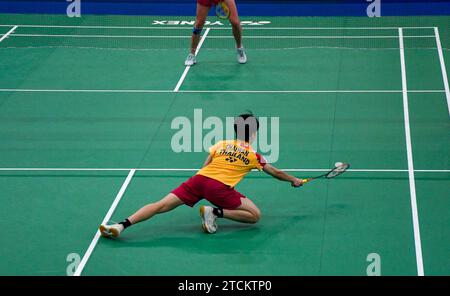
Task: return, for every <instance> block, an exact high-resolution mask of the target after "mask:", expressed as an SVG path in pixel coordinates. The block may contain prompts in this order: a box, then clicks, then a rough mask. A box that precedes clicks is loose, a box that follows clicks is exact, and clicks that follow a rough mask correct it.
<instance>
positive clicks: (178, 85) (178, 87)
mask: <svg viewBox="0 0 450 296" xmlns="http://www.w3.org/2000/svg"><path fill="white" fill-rule="evenodd" d="M210 30H211V29H210V28H208V29H206V31H205V34H203V36H202V39H200V42H199V44H198V46H197V49H196V50H195V56H197V54H198V53H199V51H200V48H201V47H202V45H203V42H205V39H206V36H208V33H209V31H210ZM190 69H191V66H186V68H185V69H184V72H183V74H182V75H181V77H180V80H178V83H177V85H176V86H175V88H174V90H173V91H174V92H178V91H179V90H180V87H181V85H182V84H183V82H184V79H185V78H186V76H187V74H188V73H189V70H190Z"/></svg>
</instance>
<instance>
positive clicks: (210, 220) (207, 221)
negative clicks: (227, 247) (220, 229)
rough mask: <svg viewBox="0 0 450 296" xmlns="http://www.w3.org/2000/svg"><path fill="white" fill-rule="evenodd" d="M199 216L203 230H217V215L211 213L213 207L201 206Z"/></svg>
mask: <svg viewBox="0 0 450 296" xmlns="http://www.w3.org/2000/svg"><path fill="white" fill-rule="evenodd" d="M200 217H202V227H203V231H204V232H206V233H215V232H216V231H217V223H216V220H217V216H216V215H214V213H213V207H209V206H201V207H200Z"/></svg>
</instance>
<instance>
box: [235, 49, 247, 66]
mask: <svg viewBox="0 0 450 296" xmlns="http://www.w3.org/2000/svg"><path fill="white" fill-rule="evenodd" d="M237 60H238V62H239V64H245V63H247V55H246V54H245V50H244V48H243V47H241V48H238V49H237Z"/></svg>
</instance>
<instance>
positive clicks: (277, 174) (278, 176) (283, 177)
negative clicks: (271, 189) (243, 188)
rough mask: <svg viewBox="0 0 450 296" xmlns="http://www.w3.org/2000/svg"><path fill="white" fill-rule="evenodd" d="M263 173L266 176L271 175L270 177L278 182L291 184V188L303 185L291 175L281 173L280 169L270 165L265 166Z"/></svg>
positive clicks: (301, 181) (300, 180)
mask: <svg viewBox="0 0 450 296" xmlns="http://www.w3.org/2000/svg"><path fill="white" fill-rule="evenodd" d="M263 170H264V172H266V173H267V174H269V175H271V176H272V177H274V178H276V179H278V180H280V181H286V182H291V185H292V186H293V187H300V186H302V185H303V180H302V179H299V178H296V177H294V176H292V175H289V174H288V173H285V172H283V171H282V170H280V169H277V168H276V167H274V166H272V165H270V164H266V165H265V166H264V168H263Z"/></svg>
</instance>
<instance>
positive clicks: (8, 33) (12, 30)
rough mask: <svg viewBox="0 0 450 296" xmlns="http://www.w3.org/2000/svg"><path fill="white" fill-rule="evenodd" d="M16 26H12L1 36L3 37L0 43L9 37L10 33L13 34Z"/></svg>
mask: <svg viewBox="0 0 450 296" xmlns="http://www.w3.org/2000/svg"><path fill="white" fill-rule="evenodd" d="M17 27H18V26H13V27H12V28H11V30H9V31H8V32H6V34H2V35H3V36H2V37H1V38H0V42H2V41H3V40H5V39H6V38H7V37H8V36H9V35H11V33H12V32H14V31H15V30H16V29H17Z"/></svg>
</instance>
